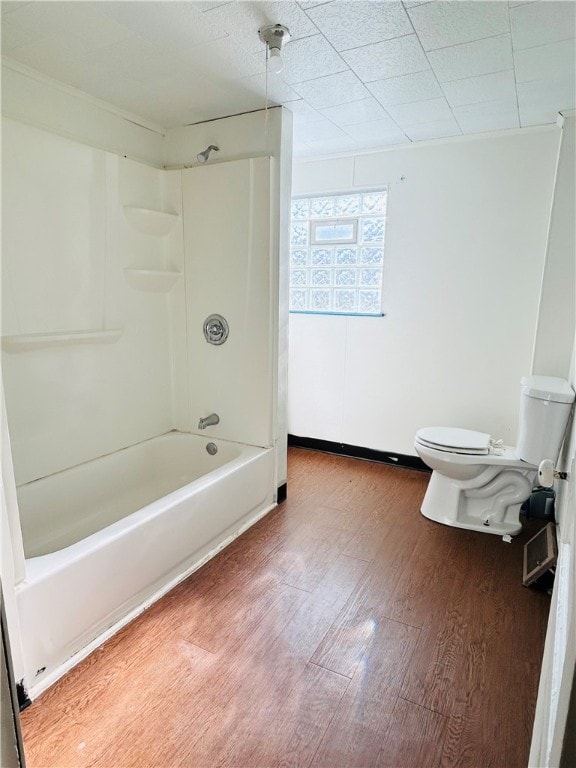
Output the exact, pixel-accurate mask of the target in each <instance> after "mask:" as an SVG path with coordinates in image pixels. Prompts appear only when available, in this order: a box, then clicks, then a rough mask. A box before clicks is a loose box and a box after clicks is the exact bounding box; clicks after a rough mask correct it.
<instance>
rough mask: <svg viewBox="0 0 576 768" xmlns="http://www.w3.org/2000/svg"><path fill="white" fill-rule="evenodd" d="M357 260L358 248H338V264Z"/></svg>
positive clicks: (353, 262)
mask: <svg viewBox="0 0 576 768" xmlns="http://www.w3.org/2000/svg"><path fill="white" fill-rule="evenodd" d="M357 261H358V251H357V250H356V248H336V264H356V263H357Z"/></svg>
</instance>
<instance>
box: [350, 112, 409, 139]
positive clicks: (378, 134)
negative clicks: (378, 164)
mask: <svg viewBox="0 0 576 768" xmlns="http://www.w3.org/2000/svg"><path fill="white" fill-rule="evenodd" d="M345 130H346V133H347V134H349V135H350V136H352V138H354V139H356V140H357V141H362V142H364V141H382V142H383V143H386V144H389V143H397V142H401V141H403V140H405V139H406V136H405V135H404V132H403V131H402V130H401V129H400V128H398V126H397V125H396V124H395V123H394V121H393V120H391V119H390V118H388V119H387V120H373V121H371V122H369V123H360V124H358V125H347V126H346V128H345Z"/></svg>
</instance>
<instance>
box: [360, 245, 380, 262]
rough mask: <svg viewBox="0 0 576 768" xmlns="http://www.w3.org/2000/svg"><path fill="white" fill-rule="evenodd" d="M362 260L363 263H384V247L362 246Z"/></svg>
mask: <svg viewBox="0 0 576 768" xmlns="http://www.w3.org/2000/svg"><path fill="white" fill-rule="evenodd" d="M360 261H361V263H362V264H380V265H381V264H382V262H383V261H384V249H383V248H361V249H360Z"/></svg>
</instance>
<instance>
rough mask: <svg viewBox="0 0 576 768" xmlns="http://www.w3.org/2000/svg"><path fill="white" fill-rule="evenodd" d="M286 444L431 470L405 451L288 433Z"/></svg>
mask: <svg viewBox="0 0 576 768" xmlns="http://www.w3.org/2000/svg"><path fill="white" fill-rule="evenodd" d="M288 445H292V446H294V447H295V448H307V449H308V450H310V451H322V452H323V453H335V454H337V455H338V456H349V457H350V458H353V459H364V460H365V461H377V462H380V463H381V464H393V465H394V466H396V467H404V469H417V470H419V471H421V472H430V471H431V470H430V467H427V466H426V464H424V462H423V461H422V459H420V458H419V457H418V456H408V455H407V454H405V453H390V452H389V451H377V450H375V449H374V448H363V447H362V446H359V445H347V444H346V443H333V442H332V441H331V440H317V439H316V438H315V437H298V435H288Z"/></svg>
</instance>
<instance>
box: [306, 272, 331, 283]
mask: <svg viewBox="0 0 576 768" xmlns="http://www.w3.org/2000/svg"><path fill="white" fill-rule="evenodd" d="M310 275H311V280H310V284H311V285H330V283H331V282H332V270H331V269H312V270H310Z"/></svg>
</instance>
